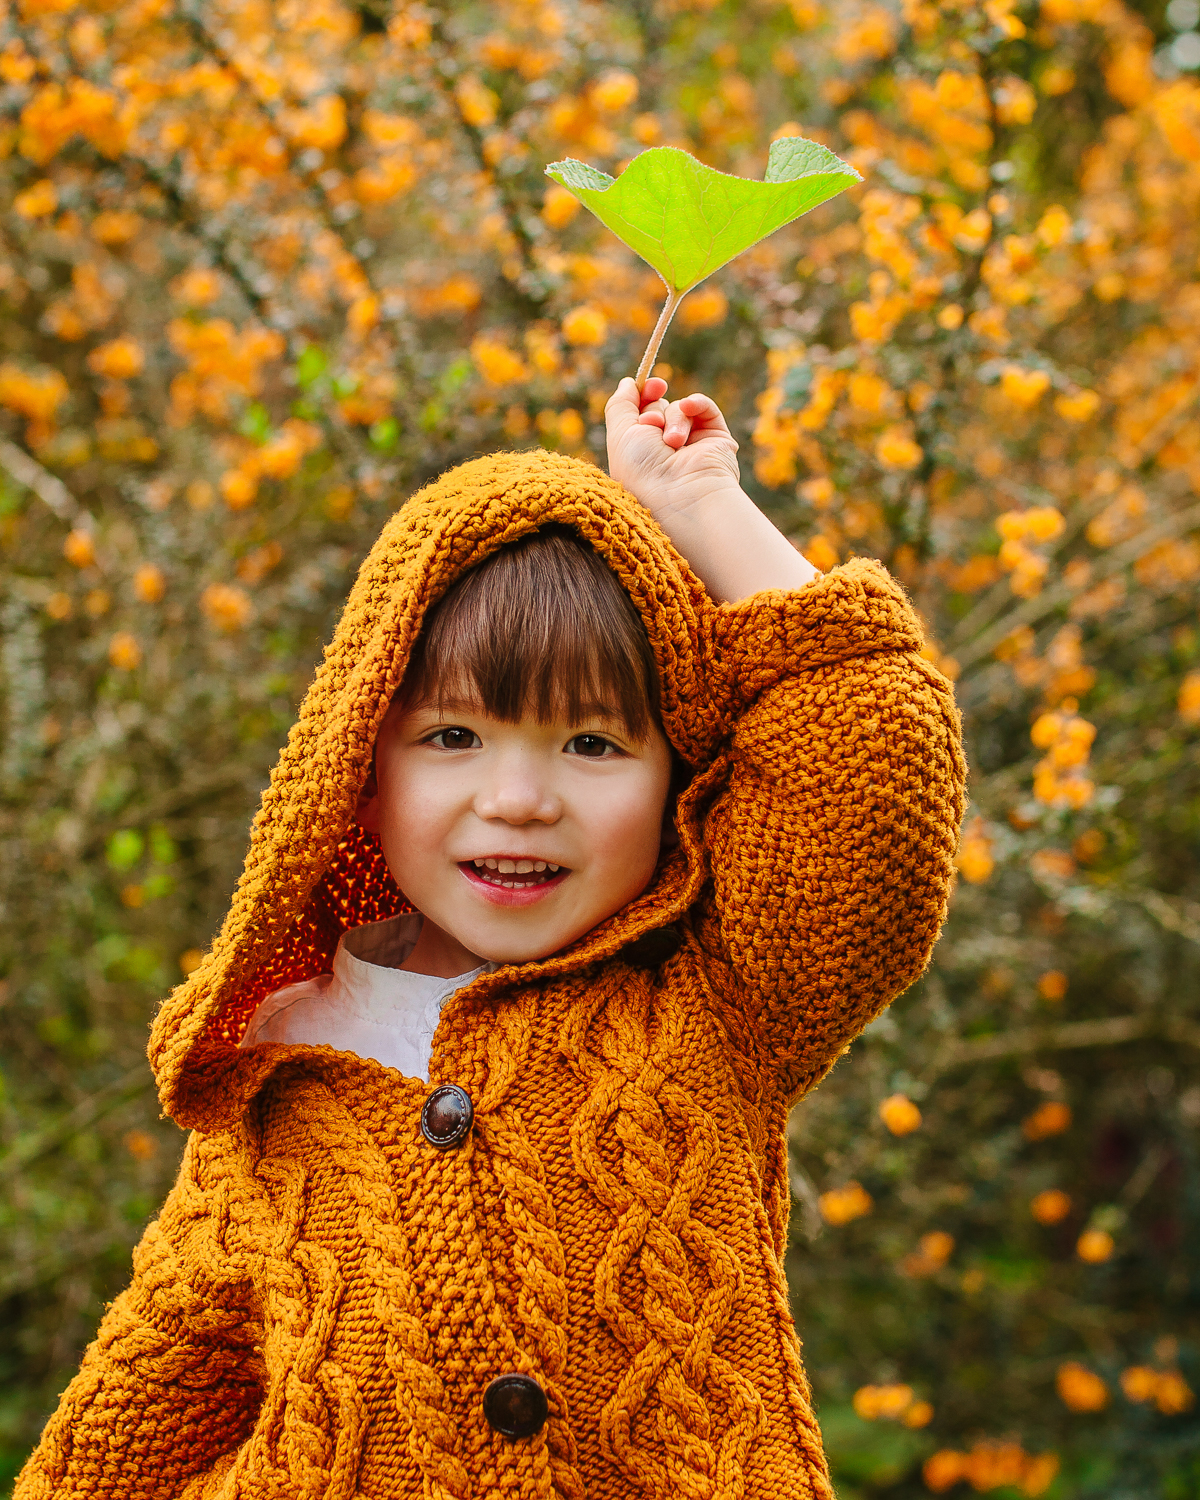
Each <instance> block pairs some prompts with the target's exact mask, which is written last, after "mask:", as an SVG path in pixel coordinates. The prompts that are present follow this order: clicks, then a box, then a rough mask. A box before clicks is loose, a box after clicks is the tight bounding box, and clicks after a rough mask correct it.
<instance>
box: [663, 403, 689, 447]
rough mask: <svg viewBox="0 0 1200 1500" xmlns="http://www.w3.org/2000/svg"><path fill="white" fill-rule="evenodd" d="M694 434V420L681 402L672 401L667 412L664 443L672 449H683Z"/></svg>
mask: <svg viewBox="0 0 1200 1500" xmlns="http://www.w3.org/2000/svg"><path fill="white" fill-rule="evenodd" d="M691 434H692V419H691V417H690V416H689V415H688V414H687V412H685V411H684V410H683V403H682V402H681V401H672V402H671V404H670V406H668V407H667V410H666V422H665V424H664V426H663V442H664V443H666V444H667V446H668V447H670V448H682V447H683V446H684V444H685V443H686V442H687V440H688V438H689V437H690V436H691Z"/></svg>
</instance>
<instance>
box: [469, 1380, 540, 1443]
mask: <svg viewBox="0 0 1200 1500" xmlns="http://www.w3.org/2000/svg"><path fill="white" fill-rule="evenodd" d="M483 1414H484V1416H485V1417H486V1418H487V1419H488V1425H489V1426H491V1427H494V1428H495V1430H496V1431H497V1432H498V1433H499V1434H500V1435H501V1437H506V1438H527V1437H532V1436H533V1435H534V1433H535V1432H538V1431H540V1429H541V1427H542V1426H543V1424H544V1423H545V1421H546V1418H547V1416H549V1414H550V1407H549V1405H548V1404H547V1401H546V1393H545V1391H544V1390H542V1388H541V1386H540V1385H538V1383H537V1381H536V1380H534V1378H533V1376H532V1375H497V1376H496V1378H495V1380H493V1381H492V1383H491V1385H489V1386H488V1388H487V1390H486V1391H484V1393H483Z"/></svg>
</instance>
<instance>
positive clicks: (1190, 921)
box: [1120, 891, 1200, 943]
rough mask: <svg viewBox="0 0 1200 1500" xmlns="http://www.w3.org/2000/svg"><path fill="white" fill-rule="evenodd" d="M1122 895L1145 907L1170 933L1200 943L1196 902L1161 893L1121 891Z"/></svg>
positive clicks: (1199, 925)
mask: <svg viewBox="0 0 1200 1500" xmlns="http://www.w3.org/2000/svg"><path fill="white" fill-rule="evenodd" d="M1120 895H1122V896H1123V897H1124V898H1125V900H1127V901H1136V902H1137V903H1138V905H1139V906H1142V907H1144V908H1145V909H1146V911H1148V912H1149V913H1150V915H1151V916H1152V917H1153V918H1154V920H1155V921H1156V922H1157V923H1158V925H1159V926H1160V927H1165V928H1166V929H1167V931H1168V932H1177V933H1178V934H1179V936H1180V937H1185V938H1187V940H1188V941H1189V942H1191V943H1200V906H1197V905H1196V903H1195V902H1194V901H1184V900H1182V899H1181V898H1179V897H1175V898H1172V897H1170V896H1164V895H1163V893H1162V892H1161V891H1121V892H1120Z"/></svg>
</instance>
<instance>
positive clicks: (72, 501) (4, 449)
mask: <svg viewBox="0 0 1200 1500" xmlns="http://www.w3.org/2000/svg"><path fill="white" fill-rule="evenodd" d="M0 467H3V468H4V469H5V470H7V472H8V473H9V474H11V475H12V477H13V478H14V479H15V480H16V481H17V483H18V484H23V485H24V486H25V488H26V489H27V490H32V491H33V493H34V494H35V495H36V496H37V497H38V499H39V500H40V501H41V502H42V503H43V504H44V505H47V506H49V507H50V509H51V510H52V511H53V512H54V514H55V515H56V516H57V517H58V519H59V520H60V521H65V522H66V524H67V525H68V526H76V527H79V528H80V529H81V530H90V529H91V527H92V525H93V522H92V517H91V514H90V512H88V511H86V510H85V509H84V508H83V506H82V505H80V503H79V501H78V500H76V498H75V496H74V495H72V493H71V491H70V490H69V489H68V488H67V487H66V485H65V484H64V483H63V482H62V480H61V479H59V478H58V477H57V475H54V474H51V473H50V471H49V469H43V468H42V466H41V464H40V463H38V461H37V459H35V458H31V457H30V455H29V454H28V453H26V452H25V450H24V448H18V447H17V445H16V443H10V442H9V441H8V439H7V438H0Z"/></svg>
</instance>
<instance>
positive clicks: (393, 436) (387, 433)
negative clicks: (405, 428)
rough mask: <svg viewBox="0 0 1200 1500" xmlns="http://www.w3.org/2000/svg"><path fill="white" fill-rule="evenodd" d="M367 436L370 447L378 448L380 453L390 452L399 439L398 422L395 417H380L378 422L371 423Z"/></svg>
mask: <svg viewBox="0 0 1200 1500" xmlns="http://www.w3.org/2000/svg"><path fill="white" fill-rule="evenodd" d="M367 436H368V438H370V440H371V446H372V448H378V449H379V450H380V452H381V453H390V452H391V451H392V449H393V448H394V447H395V446H396V444H397V443H398V442H399V440H400V424H399V422H397V421H396V419H395V417H381V418H380V419H379V421H378V422H372V423H371V426H370V427H369V428H368V430H367Z"/></svg>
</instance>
